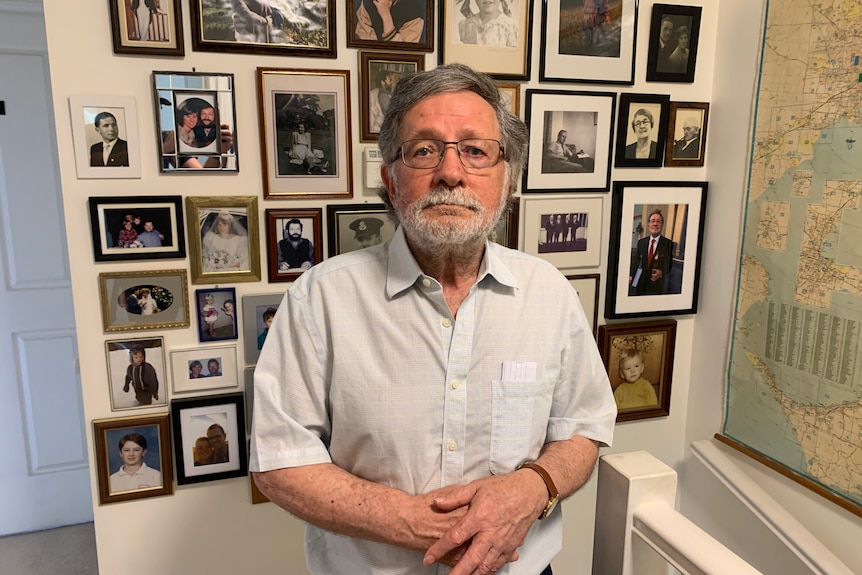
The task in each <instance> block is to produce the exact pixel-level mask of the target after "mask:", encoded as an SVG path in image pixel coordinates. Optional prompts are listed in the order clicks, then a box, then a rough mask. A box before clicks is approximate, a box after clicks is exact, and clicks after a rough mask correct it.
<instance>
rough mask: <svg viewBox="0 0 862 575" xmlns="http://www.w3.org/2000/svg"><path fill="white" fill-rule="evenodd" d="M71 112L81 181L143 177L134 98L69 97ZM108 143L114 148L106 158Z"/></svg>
mask: <svg viewBox="0 0 862 575" xmlns="http://www.w3.org/2000/svg"><path fill="white" fill-rule="evenodd" d="M69 112H70V114H71V119H72V140H73V144H74V147H75V168H76V171H77V175H78V179H79V180H86V179H107V178H117V179H119V178H140V177H141V148H140V139H139V136H138V108H137V104H136V103H135V98H133V97H129V96H97V95H94V96H89V95H83V96H69ZM97 120H98V122H99V126H98V127H97V126H96V121H97ZM112 138H113V139H112ZM107 141H110V142H111V147H110V148H109V150H108V153H107V158H106V157H105V148H104V146H105V142H107Z"/></svg>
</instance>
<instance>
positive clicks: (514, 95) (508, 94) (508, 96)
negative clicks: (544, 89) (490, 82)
mask: <svg viewBox="0 0 862 575" xmlns="http://www.w3.org/2000/svg"><path fill="white" fill-rule="evenodd" d="M495 83H496V84H497V89H498V90H500V96H501V97H502V98H503V102H504V103H505V104H507V106H508V108H509V111H510V112H512V113H513V114H515V115H516V116H518V117H519V118H520V117H521V84H520V83H518V82H495Z"/></svg>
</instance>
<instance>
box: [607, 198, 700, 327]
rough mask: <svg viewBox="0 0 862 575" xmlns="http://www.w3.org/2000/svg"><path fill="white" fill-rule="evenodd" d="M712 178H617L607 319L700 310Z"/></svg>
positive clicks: (612, 216)
mask: <svg viewBox="0 0 862 575" xmlns="http://www.w3.org/2000/svg"><path fill="white" fill-rule="evenodd" d="M706 188H707V183H706V182H614V192H613V204H612V207H611V239H610V254H609V256H608V281H607V295H606V296H605V317H607V318H634V317H650V316H658V315H681V314H692V313H695V312H697V295H698V285H699V283H700V253H701V250H702V248H703V245H702V242H703V224H704V221H705V219H704V217H705V215H706Z"/></svg>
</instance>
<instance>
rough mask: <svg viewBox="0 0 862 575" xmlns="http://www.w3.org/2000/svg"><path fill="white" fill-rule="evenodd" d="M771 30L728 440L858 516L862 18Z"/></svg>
mask: <svg viewBox="0 0 862 575" xmlns="http://www.w3.org/2000/svg"><path fill="white" fill-rule="evenodd" d="M763 30H764V35H763V47H762V54H761V67H760V75H759V82H758V86H757V93H756V96H755V97H756V103H755V104H756V105H755V116H754V118H755V119H754V126H753V132H752V146H751V150H752V152H751V163H750V173H749V183H748V196H747V210H746V221H745V227H744V231H743V240H742V253H741V256H740V270H739V278H738V281H739V285H738V295H737V302H736V316H735V324H734V331H733V334H732V342H731V356H730V365H729V368H728V391H727V409H726V416H725V422H724V426H723V430H722V434H723V435H724V436H726V437H728V438H729V439H731V440H733V441H735V442H737V443H739V444H741V445H743V446H745V447H747V448H750V449H752V450H754V451H756V452H758V453H760V454H762V455H764V456H765V457H766V458H768V459H770V460H772V461H774V462H776V463H778V464H780V465H781V466H784V467H785V468H787V469H788V470H789V471H790V472H792V475H796V476H801V477H802V478H805V479H807V480H808V481H810V482H811V483H813V484H814V485H815V486H817V487H820V488H822V490H825V491H827V492H829V493H831V494H834V496H835V498H837V499H840V500H842V501H844V502H848V503H851V504H853V505H857V506H860V508H862V365H860V362H862V213H860V212H862V210H860V196H862V83H860V81H862V35H860V34H859V33H858V31H859V30H862V5H860V3H859V2H847V1H841V0H832V1H828V0H827V1H823V2H819V3H811V2H809V1H803V0H769V1H768V3H767V10H766V19H765V21H764V28H763ZM857 139H859V140H860V141H859V143H858V144H857Z"/></svg>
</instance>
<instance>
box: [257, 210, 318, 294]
mask: <svg viewBox="0 0 862 575" xmlns="http://www.w3.org/2000/svg"><path fill="white" fill-rule="evenodd" d="M265 217H266V263H267V266H266V269H267V279H268V280H269V283H275V282H289V281H293V280H295V279H296V278H298V277H299V276H300V275H302V274H303V273H304V272H305V271H306V269H311V268H312V267H313V266H316V265H317V264H319V263H320V262H322V261H323V210H322V209H320V208H307V209H301V210H283V209H278V210H266V212H265ZM294 220H299V224H300V226H301V228H300V233H301V234H302V235H301V237H300V239H299V241H300V243H299V244H298V247H297V248H296V249H294V250H291V247H290V246H289V245H287V243H289V238H288V237H287V236H288V226H289V225H290V224H291V222H293V221H294ZM294 227H295V225H294ZM306 241H307V242H310V244H311V245H310V246H308V245H307V244H305V242H306ZM282 242H286V244H282ZM303 244H305V247H308V248H310V250H306V251H310V252H311V258H310V259H308V260H305V261H303V262H301V263H300V264H299V267H297V266H296V263H297V262H298V261H299V259H297V260H296V261H294V262H289V261H287V258H289V257H294V258H303V259H304V255H305V254H300V252H301V251H302V250H303V248H304V246H303ZM282 245H284V249H285V250H287V251H283V250H282ZM306 261H307V262H310V265H309V266H308V267H307V268H306V267H303V266H304V265H305V262H306Z"/></svg>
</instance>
